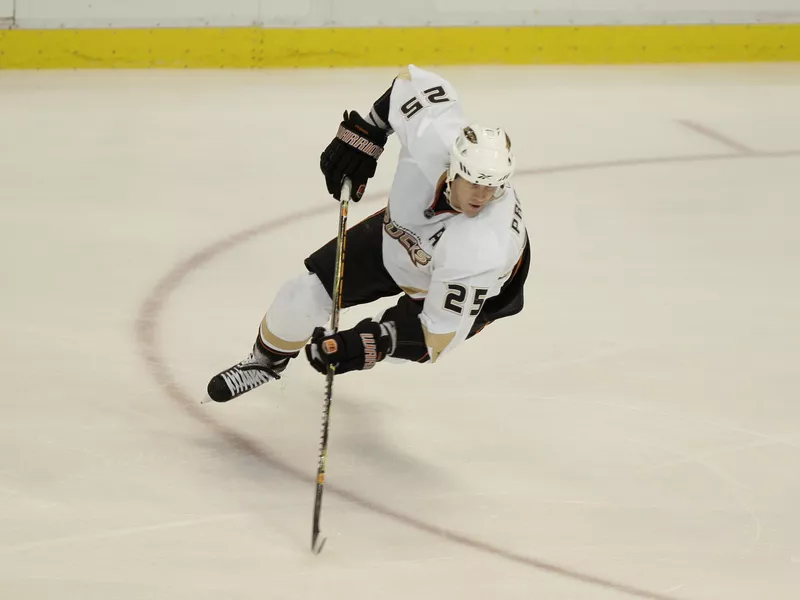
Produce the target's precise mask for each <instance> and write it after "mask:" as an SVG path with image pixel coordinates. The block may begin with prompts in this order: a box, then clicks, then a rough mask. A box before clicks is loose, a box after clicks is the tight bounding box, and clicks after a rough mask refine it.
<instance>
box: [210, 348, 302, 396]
mask: <svg viewBox="0 0 800 600" xmlns="http://www.w3.org/2000/svg"><path fill="white" fill-rule="evenodd" d="M290 358H292V357H291V356H279V355H276V354H275V353H273V352H270V351H269V350H268V349H267V348H264V347H263V345H262V344H261V342H260V340H257V341H256V343H255V345H254V346H253V351H252V352H251V353H250V354H249V355H248V356H247V358H245V359H244V360H243V361H242V362H240V363H237V364H235V365H234V366H232V367H231V368H230V369H226V370H224V371H222V373H219V374H217V375H215V376H214V377H212V378H211V381H209V382H208V395H209V397H210V398H211V399H212V400H213V401H214V402H227V401H228V400H232V399H233V398H236V397H237V396H241V395H242V394H244V393H245V392H249V391H250V390H254V389H256V388H257V387H258V386H260V385H262V384H264V383H267V382H268V381H273V380H278V379H280V378H281V373H282V372H283V370H284V369H285V368H286V365H288V364H289V359H290ZM276 359H277V360H276Z"/></svg>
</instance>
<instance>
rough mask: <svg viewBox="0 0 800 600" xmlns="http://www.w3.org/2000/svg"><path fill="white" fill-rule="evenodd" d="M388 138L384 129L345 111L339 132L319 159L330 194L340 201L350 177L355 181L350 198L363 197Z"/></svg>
mask: <svg viewBox="0 0 800 600" xmlns="http://www.w3.org/2000/svg"><path fill="white" fill-rule="evenodd" d="M386 139H387V134H386V132H385V131H384V130H383V129H381V128H380V127H376V126H375V125H372V124H371V123H368V122H367V121H365V120H364V119H363V118H362V117H361V115H359V114H358V113H357V112H355V111H350V113H349V114H348V112H347V111H345V113H344V120H343V121H342V122H341V124H340V125H339V132H338V133H337V134H336V137H335V138H333V140H332V141H331V143H330V144H328V147H327V148H325V151H324V152H323V153H322V156H320V159H319V167H320V169H321V170H322V173H323V174H324V175H325V183H326V184H327V186H328V193H330V194H331V195H332V196H333V197H334V198H336V199H337V200H340V198H339V196H340V195H341V192H342V181H343V180H344V178H345V177H349V178H350V181H351V182H352V183H353V188H352V192H351V193H350V198H351V199H352V200H354V201H356V202H358V201H359V200H361V196H363V195H364V190H365V189H366V187H367V180H368V179H370V178H371V177H372V176H373V175H375V167H376V166H377V165H378V157H379V156H380V155H381V153H382V152H383V147H384V146H385V145H386Z"/></svg>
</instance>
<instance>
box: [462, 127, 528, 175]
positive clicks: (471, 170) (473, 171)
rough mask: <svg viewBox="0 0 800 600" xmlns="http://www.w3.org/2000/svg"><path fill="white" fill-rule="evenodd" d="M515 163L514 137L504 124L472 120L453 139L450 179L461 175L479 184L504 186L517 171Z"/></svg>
mask: <svg viewBox="0 0 800 600" xmlns="http://www.w3.org/2000/svg"><path fill="white" fill-rule="evenodd" d="M515 164H516V161H515V160H514V153H513V152H511V138H509V137H508V134H507V133H506V132H505V130H504V129H503V128H501V127H483V126H481V125H478V124H476V123H473V124H471V125H468V126H467V127H464V129H462V130H461V132H460V133H459V134H458V137H457V138H456V141H455V142H453V146H452V148H451V149H450V168H449V170H448V172H447V181H448V183H449V182H452V181H453V180H454V179H455V178H456V175H460V176H461V177H463V178H464V179H466V180H467V181H469V182H471V183H475V184H478V185H485V186H488V187H503V186H504V185H505V184H507V183H508V180H509V179H510V178H511V175H513V174H514V167H515Z"/></svg>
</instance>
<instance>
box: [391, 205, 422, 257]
mask: <svg viewBox="0 0 800 600" xmlns="http://www.w3.org/2000/svg"><path fill="white" fill-rule="evenodd" d="M383 229H384V231H386V233H387V235H388V236H389V237H390V238H392V239H394V240H397V241H398V242H400V245H401V246H403V248H405V249H406V252H408V257H409V258H410V259H411V262H413V263H414V264H415V265H417V266H420V267H424V266H425V265H427V264H428V263H429V262H431V255H430V254H428V253H427V252H425V251H424V250H423V249H422V247H421V246H420V243H419V239H418V238H417V237H416V236H415V235H414V234H413V233H411V232H410V231H408V230H407V229H403V228H402V227H400V225H398V224H397V223H395V222H394V221H392V217H391V215H390V214H389V207H388V206H387V207H386V212H385V213H384V215H383Z"/></svg>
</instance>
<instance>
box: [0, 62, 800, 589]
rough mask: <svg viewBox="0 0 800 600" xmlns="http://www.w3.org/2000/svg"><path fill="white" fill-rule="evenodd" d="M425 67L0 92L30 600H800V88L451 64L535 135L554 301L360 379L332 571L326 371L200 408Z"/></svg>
mask: <svg viewBox="0 0 800 600" xmlns="http://www.w3.org/2000/svg"><path fill="white" fill-rule="evenodd" d="M395 72H396V71H395V70H394V69H376V70H353V71H336V70H325V71H279V72H235V71H234V72H223V71H219V72H198V71H194V72H187V71H178V72H103V71H97V72H59V73H48V72H18V73H12V72H4V73H0V115H1V116H0V119H1V122H2V126H1V127H0V139H1V140H2V142H0V209H1V211H2V212H0V233H1V235H0V254H1V255H2V260H0V269H1V271H0V282H2V283H1V285H2V288H1V289H2V294H0V330H2V335H0V375H2V381H3V386H2V387H3V393H2V396H1V398H2V400H1V401H2V420H0V427H1V428H2V434H1V435H0V597H2V598H4V599H6V598H7V599H9V600H10V599H14V600H50V599H70V600H72V599H75V600H109V599H113V600H139V599H145V598H147V599H157V600H162V599H163V600H239V599H242V600H245V599H247V600H250V599H254V600H255V599H259V600H261V599H264V598H270V599H272V598H275V599H298V600H300V599H302V600H308V599H321V600H329V599H330V600H332V599H339V598H341V599H347V600H361V599H370V600H372V599H375V598H380V599H381V600H400V599H403V600H407V599H412V598H413V599H437V600H439V599H459V600H478V599H480V600H483V599H487V598H492V599H525V600H531V599H541V600H623V599H626V598H640V599H649V600H711V599H715V600H755V599H767V600H793V599H796V598H798V597H800V512H798V511H799V507H800V404H799V402H800V196H798V192H799V190H800V65H782V66H778V65H756V66H719V67H708V66H684V67H672V66H665V67H647V68H642V67H621V68H588V67H587V68H579V67H574V68H553V67H540V68H497V67H495V68H447V69H442V70H440V72H441V73H442V74H444V75H445V76H447V77H448V78H449V79H450V80H451V81H452V82H453V83H454V84H455V85H456V87H457V88H458V90H459V91H460V93H461V97H462V100H463V102H464V105H465V108H466V111H467V113H468V114H469V115H470V116H471V117H472V118H474V119H476V120H480V121H483V122H485V123H492V124H494V123H497V124H500V125H503V126H505V127H507V129H508V130H509V132H510V133H511V136H512V140H513V143H514V147H515V150H516V154H517V158H518V164H519V169H520V170H519V173H518V175H517V177H516V180H515V186H516V188H517V190H518V192H519V195H520V196H521V198H522V200H523V203H524V210H525V218H526V221H527V226H528V230H529V233H530V236H531V241H532V248H533V263H532V268H531V273H530V277H529V279H528V282H527V286H526V294H527V305H526V309H525V311H524V312H523V313H522V314H521V315H520V316H518V317H515V318H513V319H508V320H505V321H501V322H498V323H495V324H494V325H492V326H490V327H489V328H488V329H486V331H484V332H483V333H481V334H480V336H479V337H477V338H475V339H473V340H471V341H469V342H467V343H466V344H465V345H464V346H462V347H461V348H460V349H459V350H458V351H457V352H456V353H454V354H452V355H451V356H449V357H445V358H444V359H442V361H441V362H440V363H437V364H436V365H435V366H432V367H431V366H420V365H389V364H382V365H380V367H379V368H376V369H374V370H372V371H370V372H366V373H357V374H353V375H347V376H344V377H341V378H338V379H337V382H336V388H335V397H334V405H333V413H332V422H331V440H330V447H329V451H330V455H329V462H328V473H329V479H328V482H329V485H328V486H327V487H326V496H325V503H324V509H323V531H324V533H325V534H326V535H327V536H328V543H327V547H326V549H325V551H324V552H323V554H322V555H321V556H319V557H315V556H312V555H311V553H310V551H309V543H310V533H311V513H312V506H313V495H314V494H313V493H314V486H313V476H314V472H315V468H316V453H317V443H318V433H319V419H320V408H321V404H322V391H323V383H324V380H323V378H322V377H320V376H319V375H317V374H316V373H315V372H313V371H312V370H311V369H310V368H308V366H307V364H306V363H305V361H304V359H303V360H302V361H300V360H298V361H296V362H295V363H294V364H293V365H292V366H291V367H290V368H289V369H288V370H287V372H286V374H285V377H284V379H283V380H282V381H281V382H279V383H277V384H270V385H268V386H265V387H263V388H260V389H259V390H257V391H255V392H253V393H251V394H249V395H247V396H244V397H242V398H241V399H239V400H238V401H234V402H231V403H230V404H227V405H215V404H204V405H200V400H201V399H202V397H203V395H204V391H205V385H206V383H207V381H208V379H209V378H210V377H211V376H212V375H213V374H214V373H216V372H217V371H219V370H221V369H222V368H225V367H227V366H229V365H230V364H232V363H234V362H236V361H238V360H240V359H241V358H243V357H244V356H245V355H246V354H247V352H248V351H249V348H250V346H251V344H252V342H253V339H254V336H255V333H256V329H257V326H258V323H259V321H260V319H261V317H262V315H263V313H264V311H265V310H266V308H267V307H268V305H269V303H270V301H271V299H272V297H273V294H274V293H275V292H276V291H277V288H278V286H279V285H280V284H281V283H282V282H283V280H284V279H286V278H287V277H290V276H293V275H294V274H296V273H299V272H300V271H301V270H302V259H303V258H304V257H305V256H306V254H307V253H309V252H310V251H312V250H314V249H315V248H316V247H317V246H319V245H321V244H322V243H323V242H324V241H326V240H328V239H329V238H330V237H332V236H334V235H335V232H336V220H337V213H336V203H335V202H334V201H332V200H331V199H330V198H328V197H327V196H326V193H325V188H324V183H323V179H322V176H321V175H320V174H319V170H318V160H319V154H320V152H321V151H322V149H323V148H324V147H325V145H326V144H327V143H328V141H329V140H330V139H331V137H332V136H333V135H334V134H335V132H336V128H337V126H338V123H339V120H340V118H341V113H342V111H343V110H344V109H359V110H361V111H364V110H366V109H367V108H368V107H369V106H370V104H371V102H372V101H373V100H374V99H375V98H377V96H379V95H380V94H381V93H382V92H383V90H384V89H385V88H386V87H387V86H388V84H389V83H390V81H391V78H392V77H393V76H394V74H395ZM396 156H397V141H396V140H392V141H391V142H390V144H389V149H388V150H387V152H386V153H385V154H384V156H383V157H382V159H381V161H380V165H379V169H378V174H377V176H376V177H375V179H374V180H372V182H371V183H370V185H369V188H368V197H367V198H366V199H365V200H364V201H362V202H361V203H360V204H358V205H357V206H354V207H353V209H352V211H351V219H350V222H351V224H354V223H355V222H357V221H358V220H359V219H360V218H362V217H364V216H366V215H368V214H371V213H372V212H374V211H375V210H377V209H379V208H380V207H381V206H382V205H383V203H384V202H385V194H386V190H387V189H388V187H389V185H390V182H391V177H392V175H393V171H394V161H395V158H396ZM382 306H385V304H382V305H380V306H369V307H364V308H359V309H356V310H353V311H351V312H350V313H347V314H345V315H344V319H343V323H344V324H345V325H348V326H349V325H352V324H353V323H355V321H356V320H357V319H358V318H360V317H362V316H363V315H366V314H374V313H376V312H377V311H378V310H379V309H380V308H381V307H382Z"/></svg>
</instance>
